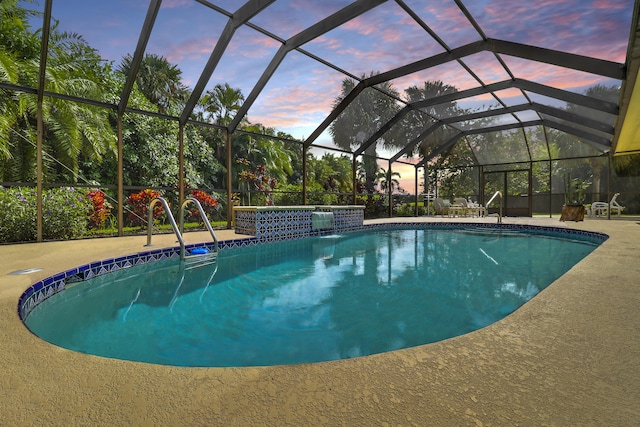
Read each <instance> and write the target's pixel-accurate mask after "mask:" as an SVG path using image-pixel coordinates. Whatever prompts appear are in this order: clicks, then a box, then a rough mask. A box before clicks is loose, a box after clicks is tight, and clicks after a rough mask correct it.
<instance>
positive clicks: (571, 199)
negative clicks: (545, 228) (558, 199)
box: [560, 175, 591, 221]
mask: <svg viewBox="0 0 640 427" xmlns="http://www.w3.org/2000/svg"><path fill="white" fill-rule="evenodd" d="M564 182H565V193H564V206H562V215H561V216H560V221H582V220H583V219H584V212H585V209H584V199H585V190H586V189H587V188H589V186H590V185H591V181H588V180H586V179H581V178H573V179H571V177H570V176H569V175H567V176H566V177H565V181H564Z"/></svg>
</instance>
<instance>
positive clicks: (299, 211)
mask: <svg viewBox="0 0 640 427" xmlns="http://www.w3.org/2000/svg"><path fill="white" fill-rule="evenodd" d="M233 211H234V218H235V232H236V233H239V234H248V235H251V236H256V238H257V239H258V240H260V241H274V240H286V239H291V238H302V237H309V236H313V235H316V234H318V233H321V232H335V231H347V230H354V229H357V228H360V227H362V224H363V222H364V206H359V205H358V206H236V207H234V208H233ZM314 212H323V213H329V212H330V213H332V214H333V216H334V218H333V226H332V227H331V228H323V229H314V227H313V213H314Z"/></svg>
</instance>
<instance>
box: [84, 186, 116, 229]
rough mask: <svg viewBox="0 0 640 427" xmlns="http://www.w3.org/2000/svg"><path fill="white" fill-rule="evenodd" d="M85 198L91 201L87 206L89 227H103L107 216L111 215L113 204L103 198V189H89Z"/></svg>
mask: <svg viewBox="0 0 640 427" xmlns="http://www.w3.org/2000/svg"><path fill="white" fill-rule="evenodd" d="M87 198H88V199H89V200H90V201H91V207H90V208H89V227H91V228H103V227H104V223H105V222H106V221H107V218H109V217H110V216H111V209H113V206H112V205H111V203H109V202H108V201H107V200H106V199H105V194H104V191H102V190H98V189H96V190H91V191H89V192H88V193H87Z"/></svg>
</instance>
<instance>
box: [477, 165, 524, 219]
mask: <svg viewBox="0 0 640 427" xmlns="http://www.w3.org/2000/svg"><path fill="white" fill-rule="evenodd" d="M482 178H483V181H484V188H483V190H484V191H483V194H484V196H483V200H484V204H486V203H487V202H488V201H489V199H491V196H493V195H494V194H495V192H496V191H500V192H502V195H503V197H502V215H503V216H529V217H530V216H531V215H532V204H531V169H525V170H508V171H499V172H484V173H483V174H482ZM499 206H500V204H499V200H498V199H496V200H494V201H493V202H492V203H491V206H490V207H489V208H488V213H498V212H499V210H500V208H499Z"/></svg>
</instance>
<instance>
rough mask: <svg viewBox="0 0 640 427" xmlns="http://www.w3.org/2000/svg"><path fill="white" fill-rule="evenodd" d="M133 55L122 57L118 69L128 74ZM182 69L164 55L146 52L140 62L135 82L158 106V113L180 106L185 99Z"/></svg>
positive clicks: (185, 90) (185, 91) (185, 92)
mask: <svg viewBox="0 0 640 427" xmlns="http://www.w3.org/2000/svg"><path fill="white" fill-rule="evenodd" d="M132 62H133V57H132V56H131V55H127V56H125V57H124V58H123V59H122V62H121V64H120V67H119V69H118V71H120V72H121V73H123V74H124V75H129V73H130V72H131V66H132ZM181 77H182V71H181V70H180V68H178V66H177V65H174V64H171V63H170V62H169V61H168V60H167V59H166V58H165V57H163V56H160V55H156V54H152V53H148V54H146V55H145V56H144V58H143V59H142V62H141V63H140V69H139V70H138V75H137V76H136V84H137V85H138V88H139V89H140V91H141V92H142V93H143V94H144V96H145V97H146V98H147V99H148V100H149V102H151V103H152V104H154V105H156V106H157V107H158V112H159V113H167V112H169V110H170V109H171V108H172V107H181V106H183V105H184V103H185V101H186V99H187V93H188V89H187V87H186V86H185V85H183V84H182V81H181Z"/></svg>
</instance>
